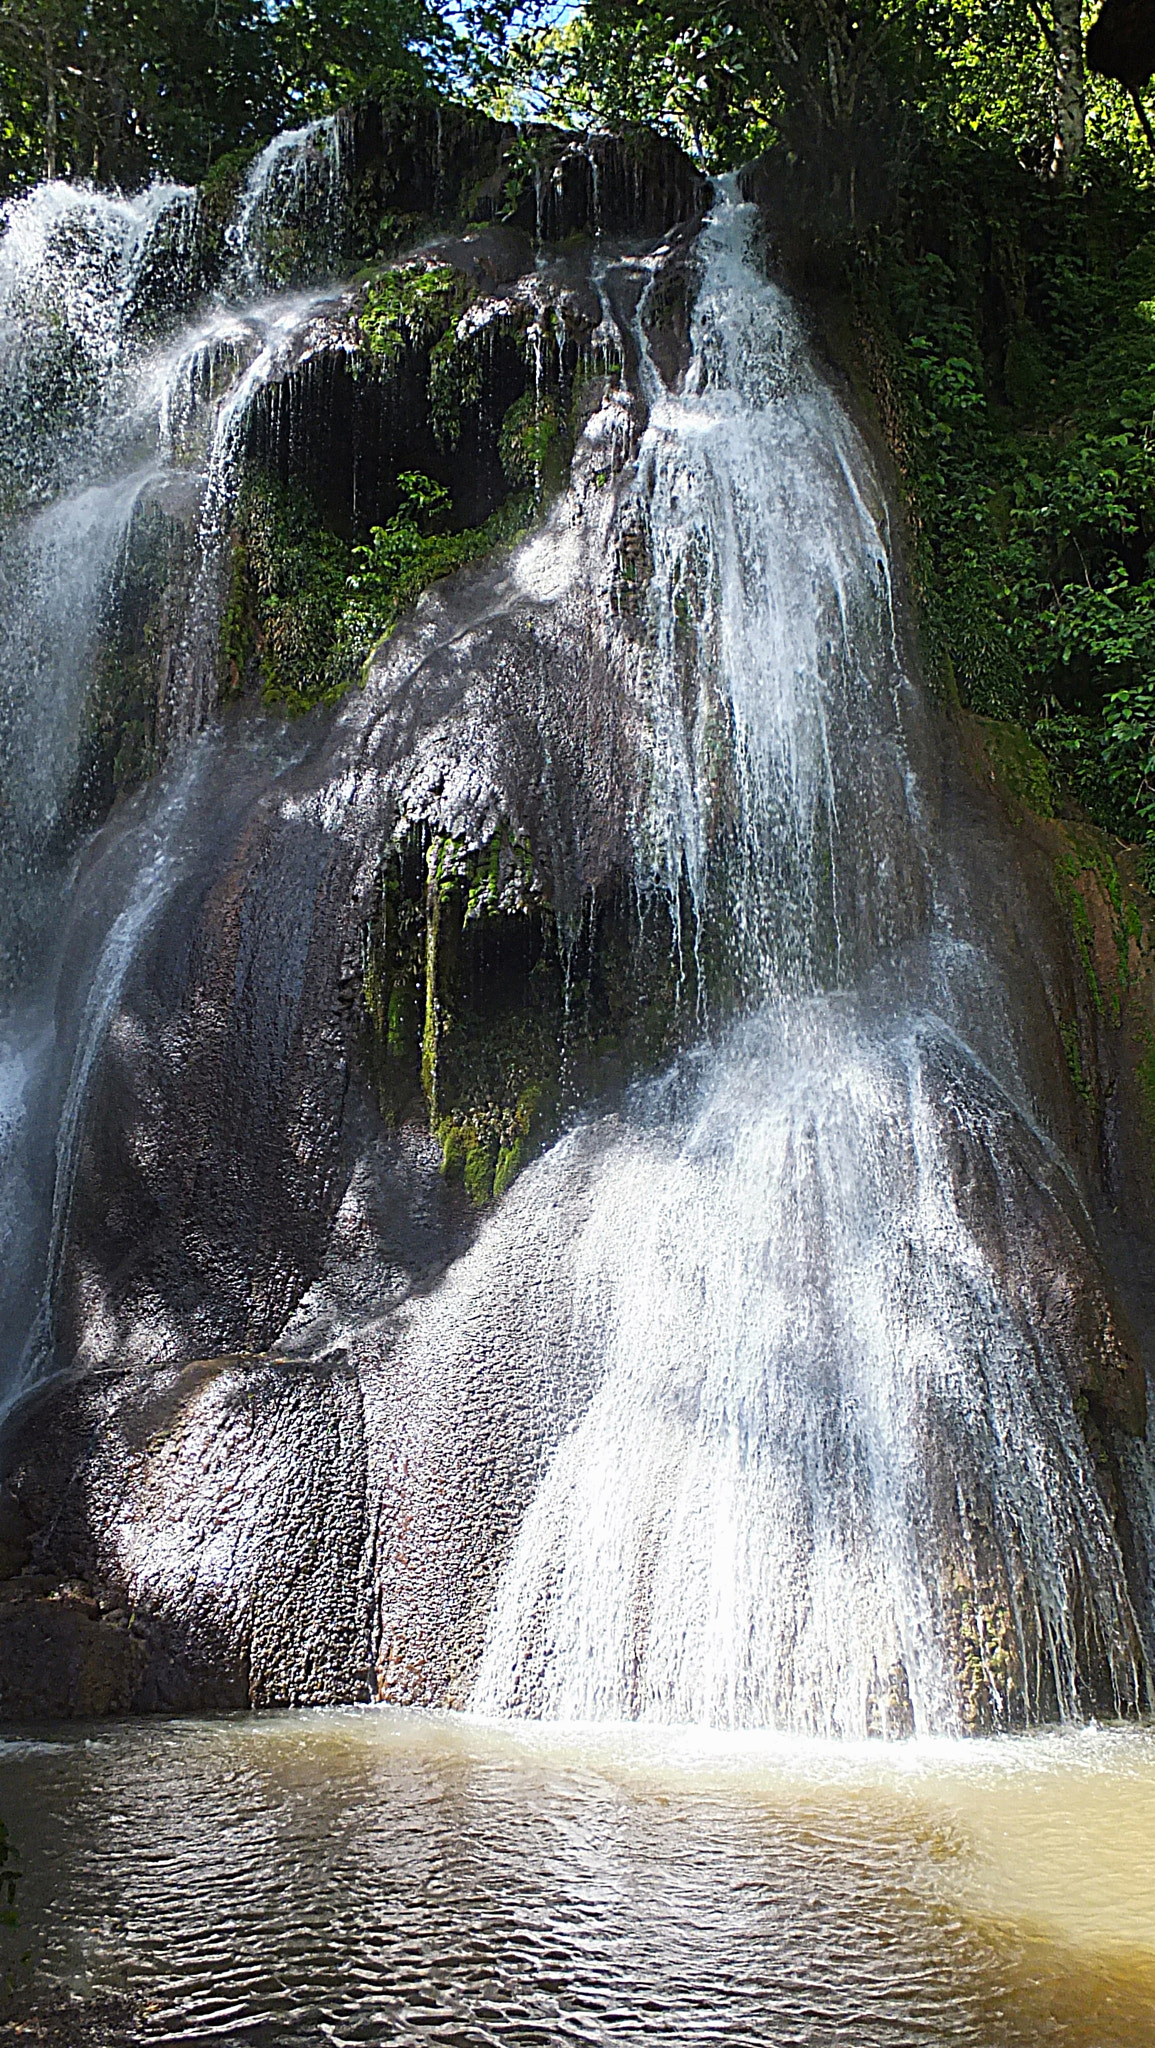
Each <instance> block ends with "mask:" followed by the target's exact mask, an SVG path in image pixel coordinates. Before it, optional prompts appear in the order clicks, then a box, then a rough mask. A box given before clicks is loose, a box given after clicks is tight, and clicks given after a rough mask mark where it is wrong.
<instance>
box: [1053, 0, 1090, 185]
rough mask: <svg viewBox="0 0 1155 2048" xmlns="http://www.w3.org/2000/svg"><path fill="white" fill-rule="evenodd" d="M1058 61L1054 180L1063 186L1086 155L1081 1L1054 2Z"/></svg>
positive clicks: (1085, 82)
mask: <svg viewBox="0 0 1155 2048" xmlns="http://www.w3.org/2000/svg"><path fill="white" fill-rule="evenodd" d="M1052 12H1053V17H1054V39H1053V41H1052V42H1051V49H1052V52H1053V54H1054V59H1055V92H1056V100H1057V104H1056V108H1055V141H1054V148H1053V150H1052V152H1051V178H1052V180H1053V181H1054V183H1055V184H1056V185H1062V184H1064V183H1065V181H1066V180H1067V178H1069V176H1070V174H1071V171H1072V169H1073V167H1074V165H1075V164H1076V163H1077V162H1078V159H1079V156H1080V154H1081V152H1082V148H1083V143H1084V141H1085V139H1086V132H1087V80H1086V74H1085V72H1084V70H1083V21H1082V7H1081V5H1080V0H1052Z"/></svg>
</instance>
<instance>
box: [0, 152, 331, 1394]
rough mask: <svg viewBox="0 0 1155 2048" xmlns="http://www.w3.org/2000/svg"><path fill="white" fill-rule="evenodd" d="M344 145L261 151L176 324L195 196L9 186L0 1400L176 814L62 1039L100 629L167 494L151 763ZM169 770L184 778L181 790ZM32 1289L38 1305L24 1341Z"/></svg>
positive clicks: (119, 870) (0, 748) (1, 579)
mask: <svg viewBox="0 0 1155 2048" xmlns="http://www.w3.org/2000/svg"><path fill="white" fill-rule="evenodd" d="M337 150H338V129H337V125H336V123H335V122H328V123H320V124H318V123H315V124H313V126H312V127H310V128H309V129H302V130H300V131H298V132H297V133H295V134H293V135H290V136H282V137H279V138H278V139H277V140H276V142H275V143H273V144H271V145H270V146H269V148H268V149H267V150H265V151H264V152H262V154H261V156H260V157H259V158H258V159H257V160H256V162H255V163H254V165H253V167H252V170H251V171H250V174H249V178H248V180H247V182H246V185H245V187H244V190H243V192H242V194H241V196H240V199H239V202H238V210H237V216H236V219H235V220H234V222H233V224H232V226H231V228H230V230H229V243H230V248H231V250H232V252H233V255H234V258H235V262H236V265H237V270H238V276H237V278H234V279H233V280H232V281H231V284H230V291H232V292H234V293H240V294H241V295H242V296H241V300H240V303H235V302H234V301H233V300H232V299H231V298H229V297H228V296H226V297H225V299H224V300H223V301H218V302H216V303H213V304H210V305H208V306H202V307H200V308H197V309H195V310H194V311H193V313H192V316H191V318H190V317H189V312H188V308H189V302H190V299H191V298H192V297H193V296H194V289H195V283H196V224H197V195H196V193H195V191H193V190H192V189H190V188H186V187H181V186H174V185H168V184H157V185H154V186H153V187H151V188H150V189H149V190H148V191H146V192H144V193H142V194H140V195H139V196H138V197H136V198H133V199H123V198H121V197H119V196H117V195H114V194H109V193H104V192H97V191H94V190H90V189H88V188H86V187H83V186H71V185H67V184H63V183H54V184H48V185H42V186H40V187H37V188H36V189H35V190H34V191H33V192H31V193H30V194H28V196H27V197H25V198H23V199H18V200H15V201H13V202H11V203H10V205H9V206H8V208H7V212H6V215H5V217H4V222H3V229H2V232H0V429H2V430H3V446H2V448H0V489H2V491H3V504H4V509H5V512H6V514H8V515H9V516H8V517H7V518H6V522H5V531H4V534H3V537H2V539H0V993H2V994H3V997H4V1004H3V1008H2V1009H0V1171H2V1172H3V1175H4V1199H3V1202H2V1204H0V1273H2V1274H3V1275H4V1278H3V1280H2V1281H0V1310H2V1311H3V1316H2V1319H0V1332H2V1334H0V1394H2V1395H3V1396H4V1397H5V1398H6V1401H7V1402H10V1401H11V1400H12V1399H13V1398H14V1397H15V1395H16V1393H17V1392H18V1391H19V1390H20V1388H21V1387H22V1386H24V1385H26V1384H27V1382H28V1381H29V1379H31V1378H34V1377H35V1376H36V1373H37V1371H38V1370H40V1369H41V1368H42V1367H43V1364H44V1361H45V1360H46V1359H47V1358H48V1357H49V1356H50V1350H51V1339H50V1331H51V1314H50V1310H49V1305H48V1304H49V1296H50V1294H51V1275H52V1272H53V1270H54V1269H55V1266H56V1263H57V1259H58V1251H59V1242H60V1238H61V1232H62V1229H63V1223H64V1219H65V1218H66V1216H67V1214H68V1208H69V1202H70V1190H71V1180H72V1174H73V1171H74V1168H75V1158H76V1147H77V1143H78V1135H77V1134H78V1130H79V1127H80V1118H81V1115H82V1110H83V1106H84V1090H85V1086H86V1084H87V1080H88V1076H89V1074H90V1072H91V1070H92V1066H93V1061H94V1059H95V1058H96V1056H97V1054H98V1052H99V1050H100V1046H101V1043H102V1040H103V1036H104V1033H105V1032H106V1031H107V1029H108V1027H109V1025H110V1023H111V1022H112V1019H113V1015H114V1011H115V1004H116V1000H117V996H118V992H119V989H120V986H121V984H122V982H123V979H124V975H125V973H126V972H127V969H128V966H129V964H130V961H131V958H132V954H133V951H134V949H135V947H136V946H137V945H138V944H139V942H140V940H141V939H142V937H143V935H144V933H145V931H146V930H147V928H148V926H149V923H150V920H151V918H152V917H153V915H154V914H155V912H156V911H157V909H158V908H159V907H160V905H161V903H162V902H163V900H164V898H165V895H166V893H167V892H168V891H169V890H170V889H171V888H172V887H173V886H174V884H175V881H176V878H177V876H178V875H179V872H180V862H179V860H177V859H175V858H173V857H172V853H171V848H170V847H169V845H168V840H167V838H166V834H167V835H169V836H170V837H171V835H173V834H174V833H175V832H176V831H177V830H178V828H179V820H180V817H181V816H182V815H183V812H182V803H181V802H180V801H178V800H177V795H174V793H173V790H170V789H169V788H168V787H167V785H166V786H164V787H161V788H160V789H158V791H157V793H156V796H155V799H154V808H155V810H156V821H155V824H150V820H149V817H148V816H147V815H146V817H145V819H144V820H143V823H141V824H140V825H139V826H134V827H133V830H134V831H135V832H136V835H137V839H138V840H139V846H138V849H137V850H138V854H139V863H140V864H139V866H137V867H135V868H133V867H131V866H129V867H126V865H125V863H124V861H117V860H113V861H112V862H111V863H110V866H109V875H110V880H109V885H108V886H109V894H108V897H107V900H105V901H104V902H102V903H101V905H100V909H99V913H98V915H99V917H100V919H101V921H102V924H103V934H104V936H103V942H102V944H100V945H98V946H97V947H96V949H95V951H94V952H92V953H91V955H90V957H89V958H88V961H87V969H86V971H87V972H90V973H91V976H92V981H91V985H90V986H89V987H88V988H87V989H81V990H80V991H79V992H77V991H73V990H69V991H67V1000H66V1001H65V1000H64V999H63V998H61V999H60V1001H61V1004H62V1007H63V1009H64V1010H65V1011H67V1012H68V1013H69V1014H70V1015H71V1016H72V1019H73V1025H72V1029H73V1031H74V1033H75V1035H74V1036H73V1037H70V1036H69V1032H68V1031H63V1030H61V1029H60V1028H57V1027H55V1026H54V1025H53V1023H52V1022H51V1017H50V1012H51V1003H52V990H53V987H54V983H55V979H56V976H57V975H58V973H59V971H60V961H59V957H58V951H57V944H56V941H57V939H58V937H59V935H60V928H61V909H62V906H64V905H65V904H66V903H67V902H68V901H69V900H70V897H71V896H72V894H73V892H74V889H75V883H76V872H77V870H76V858H77V852H78V847H79V846H80V845H81V844H82V843H83V836H84V835H83V826H84V823H85V805H86V791H85V788H84V784H83V776H84V754H85V744H86V740H87V738H88V737H89V736H90V735H91V733H92V731H93V729H94V727H95V725H96V723H97V721H98V718H99V700H98V687H99V683H100V663H101V652H102V646H103V644H104V641H105V638H106V636H107V635H108V633H109V631H110V629H111V628H113V627H114V626H115V622H116V619H117V617H118V610H119V607H120V605H121V602H122V595H123V586H124V579H125V575H126V570H127V565H128V562H129V557H130V554H131V550H132V544H133V535H134V530H135V523H136V522H137V521H138V520H139V519H140V518H141V517H143V516H145V515H147V514H148V513H149V512H150V511H152V510H154V509H159V510H161V511H162V512H163V511H164V510H165V508H166V507H167V506H169V505H170V504H171V505H172V506H173V507H174V508H175V509H174V511H173V513H172V517H173V518H174V519H175V520H177V521H178V522H183V524H184V525H185V526H187V527H188V528H189V529H190V531H191V539H192V545H191V549H190V557H191V561H190V566H189V568H188V570H187V572H186V582H187V588H186V590H185V591H184V593H183V604H182V607H181V611H182V624H181V628H180V632H179V634H178V636H177V639H176V641H175V644H174V645H173V646H172V647H171V648H169V649H163V650H160V651H159V652H158V654H157V656H156V661H157V681H156V696H157V733H156V743H155V758H156V765H163V763H164V762H165V760H166V759H167V758H169V757H171V756H173V755H174V754H176V753H177V752H179V750H180V748H181V747H182V746H183V745H185V744H186V743H187V742H188V741H190V740H193V739H195V738H196V736H197V735H198V734H199V733H201V731H202V729H203V728H204V726H205V724H206V721H207V720H208V719H209V717H210V716H211V713H212V711H213V709H214V706H215V700H216V687H217V665H218V644H219V615H220V604H221V601H222V577H223V571H224V562H225V550H226V546H227V537H228V530H229V523H230V519H231V516H232V510H233V506H234V504H235V498H236V491H237V488H238V486H239V481H240V461H241V454H242V449H243V435H244V430H245V424H246V419H247V413H248V408H249V406H250V404H251V402H252V400H253V398H254V397H255V396H256V395H257V394H258V393H259V391H260V390H262V389H263V388H264V386H265V384H266V383H268V382H269V381H271V380H272V379H274V378H275V377H277V376H279V375H281V374H282V373H283V370H284V367H285V364H286V362H287V361H288V360H289V359H290V358H291V356H292V354H293V351H294V349H295V347H296V346H297V344H298V341H299V338H300V336H301V334H302V332H303V331H304V329H305V328H306V327H307V325H308V322H309V320H310V318H311V317H312V314H313V311H314V309H315V307H316V305H317V303H318V302H319V299H320V297H321V294H320V293H319V292H318V291H313V292H311V293H307V292H300V291H298V292H297V293H295V294H294V295H292V296H290V297H287V298H270V297H269V296H268V295H267V287H263V286H262V279H263V278H264V275H265V272H266V271H267V270H269V269H270V268H271V269H272V270H273V272H274V273H275V270H276V265H275V263H273V262H272V259H271V257H270V256H269V249H270V246H271V244H272V242H274V241H275V239H276V235H277V233H278V232H279V231H280V229H283V230H284V233H285V235H286V236H288V237H289V239H290V240H291V241H292V245H293V248H294V250H295V256H294V267H295V271H296V273H297V274H300V275H305V274H308V272H309V267H310V264H313V266H314V267H315V251H316V249H317V247H318V245H319V246H320V247H321V249H322V251H323V256H324V261H326V262H327V261H328V260H329V259H330V256H331V250H332V246H333V244H332V240H331V234H330V230H331V229H332V226H333V222H334V220H335V217H336V216H335V213H334V207H335V206H336V203H337V201H336V197H335V194H336V192H337V185H336V183H335V182H334V181H335V179H336V177H337V175H338V169H339V165H338V157H337ZM318 164H327V165H329V166H330V169H332V171H333V175H332V176H329V173H328V172H325V173H324V174H321V173H319V172H318V169H317V166H318ZM318 209H319V212H318ZM327 235H328V236H329V239H328V240H326V236H327ZM185 786H186V785H185V783H184V782H181V780H180V778H179V776H178V780H177V784H176V785H175V788H176V790H177V792H178V793H179V791H180V790H181V789H184V788H185ZM130 836H131V835H130ZM135 843H136V842H135V841H134V844H135ZM45 1152H47V1153H48V1154H49V1158H48V1159H47V1160H46V1159H45V1158H44V1156H43V1155H44V1154H45ZM50 1247H53V1249H50ZM30 1275H31V1276H37V1275H38V1276H39V1278H35V1277H32V1278H30ZM38 1289H39V1290H40V1293H39V1296H38V1294H37V1290H38ZM30 1298H31V1299H33V1300H37V1299H38V1300H39V1306H38V1307H37V1309H36V1312H35V1315H34V1316H33V1326H34V1327H33V1333H32V1336H31V1337H27V1335H26V1331H27V1323H28V1314H27V1302H28V1300H29V1299H30ZM18 1303H20V1304H24V1306H23V1307H18V1306H17V1304H18Z"/></svg>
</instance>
